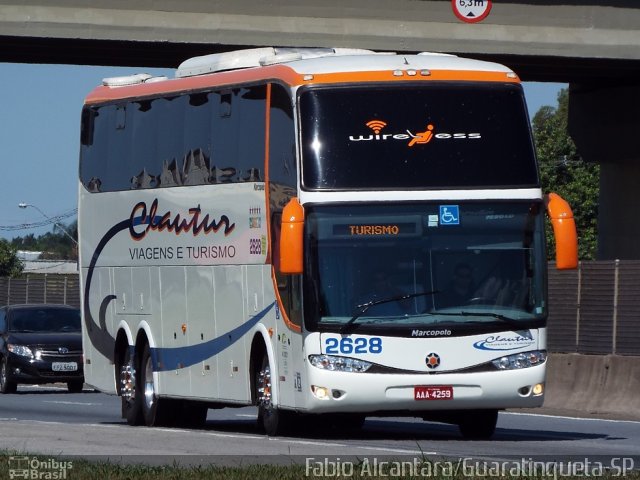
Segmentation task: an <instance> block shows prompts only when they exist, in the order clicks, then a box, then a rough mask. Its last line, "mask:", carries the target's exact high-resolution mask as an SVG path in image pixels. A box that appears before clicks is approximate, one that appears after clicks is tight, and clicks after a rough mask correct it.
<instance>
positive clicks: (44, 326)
mask: <svg viewBox="0 0 640 480" xmlns="http://www.w3.org/2000/svg"><path fill="white" fill-rule="evenodd" d="M9 331H10V332H38V333H58V332H80V310H76V309H65V308H46V307H45V308H33V309H32V308H28V309H27V308H24V309H22V308H21V309H16V310H14V311H13V312H12V313H11V316H10V318H9Z"/></svg>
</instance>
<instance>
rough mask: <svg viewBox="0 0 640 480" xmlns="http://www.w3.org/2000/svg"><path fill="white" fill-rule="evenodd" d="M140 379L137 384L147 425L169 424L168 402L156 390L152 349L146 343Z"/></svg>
mask: <svg viewBox="0 0 640 480" xmlns="http://www.w3.org/2000/svg"><path fill="white" fill-rule="evenodd" d="M139 378H140V381H139V383H138V385H137V388H138V389H139V394H138V395H137V396H138V397H141V403H142V417H143V418H144V423H145V425H146V426H147V427H153V426H157V425H167V424H168V423H169V422H168V408H167V407H168V406H169V405H168V403H167V402H166V401H163V399H161V398H159V397H158V396H157V395H156V393H155V391H156V388H155V382H154V381H153V360H152V359H151V349H150V348H149V345H148V344H145V346H144V349H143V351H142V359H141V362H140V376H139Z"/></svg>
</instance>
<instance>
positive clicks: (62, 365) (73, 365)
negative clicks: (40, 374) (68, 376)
mask: <svg viewBox="0 0 640 480" xmlns="http://www.w3.org/2000/svg"><path fill="white" fill-rule="evenodd" d="M51 370H53V371H54V372H75V371H77V370H78V362H53V363H52V364H51Z"/></svg>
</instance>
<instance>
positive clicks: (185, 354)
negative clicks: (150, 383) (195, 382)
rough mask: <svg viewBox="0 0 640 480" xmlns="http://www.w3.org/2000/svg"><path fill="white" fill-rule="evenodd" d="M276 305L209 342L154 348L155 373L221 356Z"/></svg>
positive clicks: (152, 355) (152, 352)
mask: <svg viewBox="0 0 640 480" xmlns="http://www.w3.org/2000/svg"><path fill="white" fill-rule="evenodd" d="M274 305H275V302H274V303H272V304H271V305H269V306H268V307H267V308H265V309H264V310H262V311H261V312H258V313H257V314H256V315H254V316H253V318H251V319H249V320H248V321H247V322H245V323H243V324H242V325H240V326H238V327H236V328H234V329H233V330H230V331H229V332H227V333H223V334H222V335H220V336H219V337H216V338H213V339H211V340H209V341H208V342H204V343H198V344H196V345H190V346H188V347H174V348H171V347H163V348H160V347H159V348H152V349H151V361H152V362H153V371H154V372H166V371H168V370H178V369H180V368H187V367H191V366H192V365H195V364H196V363H200V362H202V361H204V360H206V359H208V358H210V357H213V356H214V355H217V354H219V353H220V352H222V351H223V350H225V349H227V348H229V347H230V346H231V345H233V344H234V343H236V342H237V341H238V340H240V339H241V338H242V337H243V336H244V335H246V334H247V333H249V331H251V329H252V328H253V327H254V325H256V324H257V323H258V322H259V321H260V320H262V319H263V318H264V317H265V315H266V314H267V313H269V311H270V310H271V309H272V308H273V306H274Z"/></svg>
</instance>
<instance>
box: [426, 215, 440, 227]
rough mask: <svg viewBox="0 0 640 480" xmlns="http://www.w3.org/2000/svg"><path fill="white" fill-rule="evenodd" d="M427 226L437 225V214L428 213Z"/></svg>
mask: <svg viewBox="0 0 640 480" xmlns="http://www.w3.org/2000/svg"><path fill="white" fill-rule="evenodd" d="M427 225H428V226H429V227H437V226H438V215H429V217H428V224H427Z"/></svg>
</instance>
